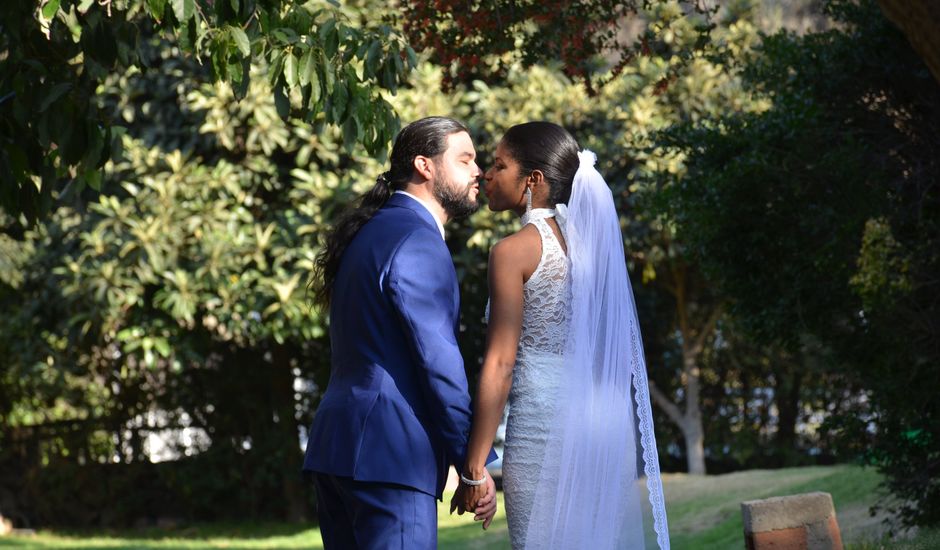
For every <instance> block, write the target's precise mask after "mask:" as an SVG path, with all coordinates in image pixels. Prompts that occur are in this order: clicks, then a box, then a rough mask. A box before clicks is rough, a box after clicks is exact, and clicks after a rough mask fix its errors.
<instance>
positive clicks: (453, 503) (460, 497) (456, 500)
mask: <svg viewBox="0 0 940 550" xmlns="http://www.w3.org/2000/svg"><path fill="white" fill-rule="evenodd" d="M463 493H464V486H463V484H462V483H461V484H458V485H457V490H456V491H454V496H453V497H451V499H450V513H451V514H453V513H454V510H456V511H457V515H458V516H462V515H463V513H464V512H466V511H467V510H466V508H465V507H464V504H463V501H464V494H463Z"/></svg>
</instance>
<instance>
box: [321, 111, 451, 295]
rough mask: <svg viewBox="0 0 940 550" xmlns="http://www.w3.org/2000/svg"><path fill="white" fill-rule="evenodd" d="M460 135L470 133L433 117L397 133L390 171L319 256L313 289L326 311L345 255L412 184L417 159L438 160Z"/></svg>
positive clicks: (336, 228)
mask: <svg viewBox="0 0 940 550" xmlns="http://www.w3.org/2000/svg"><path fill="white" fill-rule="evenodd" d="M459 132H468V133H469V130H468V129H467V127H466V126H464V125H463V124H461V123H460V122H458V121H456V120H454V119H452V118H447V117H439V116H432V117H427V118H422V119H420V120H416V121H414V122H412V123H411V124H409V125H408V126H405V127H404V128H402V130H401V131H400V132H399V133H398V136H397V137H396V138H395V144H394V145H393V146H392V154H391V156H390V157H389V161H390V164H391V167H390V168H389V170H388V171H387V172H384V173H383V174H381V175H379V177H378V178H376V180H375V185H374V186H373V187H372V189H370V190H369V191H367V192H366V193H365V194H364V195H362V196H361V197H360V198H359V199H358V200H357V202H356V203H355V206H354V207H353V208H351V209H349V210H347V211H346V212H345V213H344V214H343V215H342V216H341V217H340V219H339V220H338V221H337V222H336V225H334V226H333V229H332V230H331V231H330V232H329V233H327V235H326V246H324V247H323V248H322V249H321V250H320V253H319V254H317V260H316V265H315V267H314V273H313V275H314V277H313V280H312V281H311V282H310V287H311V288H312V289H313V292H314V302H315V303H316V304H317V305H319V306H320V307H321V308H323V311H329V308H330V300H331V298H332V296H333V283H334V282H335V281H336V273H337V272H338V271H339V266H340V262H341V261H342V259H343V252H344V251H345V250H346V247H347V246H348V245H349V243H350V242H351V241H352V240H353V237H355V236H356V233H358V232H359V230H360V229H361V228H362V226H363V225H365V224H366V223H367V222H368V221H369V220H371V219H372V216H374V215H375V213H376V212H378V210H379V209H380V208H382V206H384V205H385V202H386V201H388V198H389V197H390V196H392V193H393V192H394V191H395V190H396V189H403V188H404V187H405V185H406V184H407V183H408V182H409V181H410V180H411V178H412V176H414V160H415V157H417V156H419V155H420V156H423V157H429V158H434V157H437V156H438V155H440V154H442V153H443V152H444V151H445V150H446V149H447V138H448V136H450V135H452V134H456V133H459Z"/></svg>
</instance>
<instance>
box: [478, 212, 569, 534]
mask: <svg viewBox="0 0 940 550" xmlns="http://www.w3.org/2000/svg"><path fill="white" fill-rule="evenodd" d="M554 214H555V212H554V210H551V209H542V208H539V209H535V210H532V211H530V213H529V214H528V215H527V216H526V217H524V218H523V226H525V225H527V224H532V225H534V226H535V227H536V229H538V232H539V235H540V236H541V238H542V258H541V259H540V260H539V264H538V267H536V269H535V271H534V272H533V273H532V276H531V277H529V280H528V281H526V282H525V285H524V286H523V298H524V301H523V308H522V332H521V334H520V336H519V348H518V351H517V352H516V366H515V368H514V369H513V374H512V389H511V390H510V392H509V419H508V421H507V423H506V442H505V447H504V451H503V494H504V495H505V498H506V518H507V520H508V523H509V539H510V541H511V542H512V547H513V548H514V549H519V548H524V546H525V541H526V531H527V529H528V526H529V515H530V512H531V510H532V503H533V499H534V498H535V490H536V486H537V484H538V479H539V472H540V469H541V464H542V463H543V461H545V459H546V455H545V451H546V448H545V444H546V442H547V440H548V437H549V430H550V426H549V425H548V424H549V423H548V419H550V418H553V417H554V416H555V414H554V406H555V403H556V401H557V399H556V398H557V395H558V389H559V385H560V384H561V381H562V367H563V362H564V353H565V342H566V338H567V336H568V319H569V316H570V303H569V297H570V289H569V285H568V258H567V256H566V255H565V252H564V250H563V249H562V246H561V243H559V242H558V239H557V238H556V236H555V233H554V231H552V228H551V226H550V225H549V224H548V222H547V221H546V220H547V218H550V217H552V216H554ZM488 309H489V308H487V310H488ZM487 313H488V311H487Z"/></svg>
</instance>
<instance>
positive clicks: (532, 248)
mask: <svg viewBox="0 0 940 550" xmlns="http://www.w3.org/2000/svg"><path fill="white" fill-rule="evenodd" d="M541 256H542V240H541V237H540V236H539V232H538V229H536V228H535V226H533V225H527V226H525V227H523V228H522V229H520V230H519V231H517V232H515V233H513V234H512V235H509V236H508V237H504V238H503V239H502V240H500V241H499V242H498V243H496V244H495V245H493V248H492V249H490V263H491V264H493V265H499V264H504V265H505V264H511V265H513V266H517V267H519V268H520V269H521V270H522V271H529V269H527V268H529V267H531V266H530V265H529V264H532V265H536V264H538V262H539V258H541Z"/></svg>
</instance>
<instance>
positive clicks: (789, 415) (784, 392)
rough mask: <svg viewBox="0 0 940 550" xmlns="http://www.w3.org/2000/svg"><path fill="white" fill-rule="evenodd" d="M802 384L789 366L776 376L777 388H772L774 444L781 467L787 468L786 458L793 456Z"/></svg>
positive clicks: (800, 376)
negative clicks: (775, 425)
mask: <svg viewBox="0 0 940 550" xmlns="http://www.w3.org/2000/svg"><path fill="white" fill-rule="evenodd" d="M802 383H803V377H802V375H801V374H800V373H799V372H798V371H797V370H796V369H794V368H793V367H792V366H789V367H787V368H786V369H782V372H781V373H780V374H779V375H778V383H777V387H776V388H774V401H775V402H776V405H777V434H776V436H775V438H774V440H775V441H774V443H775V445H776V447H777V449H778V453H777V455H778V456H780V457H782V458H783V463H782V464H781V466H787V465H788V464H786V462H788V461H787V457H789V456H792V455H794V454H795V450H796V422H797V420H798V419H799V415H800V390H801V389H802V387H803V385H802Z"/></svg>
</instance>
